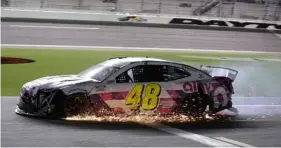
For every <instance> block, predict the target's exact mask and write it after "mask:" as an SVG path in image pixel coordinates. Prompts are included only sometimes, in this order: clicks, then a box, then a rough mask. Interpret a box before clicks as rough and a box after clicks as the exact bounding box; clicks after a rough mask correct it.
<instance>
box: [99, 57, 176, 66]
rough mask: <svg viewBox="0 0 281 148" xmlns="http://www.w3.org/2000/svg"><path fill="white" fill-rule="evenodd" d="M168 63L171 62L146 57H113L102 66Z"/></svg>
mask: <svg viewBox="0 0 281 148" xmlns="http://www.w3.org/2000/svg"><path fill="white" fill-rule="evenodd" d="M151 61H152V62H170V63H174V62H172V61H168V60H163V59H158V58H147V57H115V58H111V59H109V60H107V61H104V62H103V63H102V64H103V65H106V66H113V67H122V66H124V65H128V64H130V63H132V62H151Z"/></svg>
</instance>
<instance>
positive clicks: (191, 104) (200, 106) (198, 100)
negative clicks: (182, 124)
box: [187, 93, 208, 116]
mask: <svg viewBox="0 0 281 148" xmlns="http://www.w3.org/2000/svg"><path fill="white" fill-rule="evenodd" d="M207 104H208V102H207V99H206V96H205V95H202V94H200V93H198V94H197V93H195V94H193V95H191V97H189V98H188V105H187V112H188V114H190V115H192V116H201V115H202V114H203V113H204V112H205V109H206V107H207Z"/></svg>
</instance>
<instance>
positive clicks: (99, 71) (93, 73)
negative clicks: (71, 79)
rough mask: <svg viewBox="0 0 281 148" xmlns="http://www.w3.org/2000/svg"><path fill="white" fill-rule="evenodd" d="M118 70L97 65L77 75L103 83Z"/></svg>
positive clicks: (117, 68)
mask: <svg viewBox="0 0 281 148" xmlns="http://www.w3.org/2000/svg"><path fill="white" fill-rule="evenodd" d="M119 69H120V68H119V67H112V66H107V65H103V64H98V65H95V66H93V67H90V68H88V69H86V70H84V71H82V72H81V73H79V74H78V75H80V76H82V77H86V78H91V79H95V80H98V81H103V80H105V79H106V78H107V77H109V76H110V75H111V74H113V73H115V72H116V71H118V70H119Z"/></svg>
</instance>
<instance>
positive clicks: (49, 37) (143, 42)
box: [1, 23, 281, 147]
mask: <svg viewBox="0 0 281 148" xmlns="http://www.w3.org/2000/svg"><path fill="white" fill-rule="evenodd" d="M1 25H2V28H1V29H2V30H1V33H2V44H44V45H89V46H131V47H134V46H135V47H166V48H167V47H168V48H169V47H170V48H198V49H210V48H211V49H219V50H227V49H234V48H235V49H238V50H258V51H280V50H281V42H280V38H279V37H278V36H276V35H274V34H272V33H243V32H228V31H206V30H204V31H200V30H187V29H185V30H181V29H156V28H137V27H113V26H111V27H108V26H82V25H62V27H64V28H58V27H48V26H49V25H51V26H57V25H53V24H34V23H33V24H29V23H2V24H1ZM11 25H14V26H11ZM16 25H18V26H16ZM34 26H41V27H34ZM42 26H43V27H42ZM44 26H45V27H44ZM46 26H47V27H46ZM65 27H76V29H75V28H65ZM85 27H95V28H99V29H85ZM78 28H80V29H78ZM81 28H84V29H81ZM161 34H162V35H161ZM147 36H149V38H147ZM187 46H188V47H187ZM243 99H244V100H245V99H248V100H255V99H259V100H267V101H265V102H267V103H268V104H254V105H255V106H253V107H251V109H252V112H248V113H249V114H245V115H244V116H243V117H242V116H241V117H240V119H239V120H237V121H232V122H225V123H209V124H203V123H200V124H199V123H198V124H192V123H185V124H183V123H174V124H171V123H170V124H167V123H166V124H165V125H166V126H168V127H165V128H163V127H161V126H160V127H151V126H148V125H144V124H139V123H109V122H77V121H63V120H48V119H38V118H29V117H23V116H19V115H16V114H15V113H14V109H15V105H16V103H17V101H18V99H17V98H7V97H1V103H2V108H1V112H2V113H1V115H2V116H1V124H2V125H1V146H12V147H17V146H25V147H31V146H54V147H58V146H89V147H93V146H111V147H116V146H117V147H118V146H119V147H122V146H127V147H129V146H130V147H133V146H150V147H152V146H158V147H183V146H184V147H202V146H214V145H216V146H221V145H220V144H221V143H220V142H218V141H216V140H215V138H217V137H219V138H220V139H221V140H227V141H228V142H227V143H232V144H233V145H239V146H249V145H252V146H256V147H261V146H276V147H277V146H279V147H280V146H281V142H280V133H281V98H280V97H275V98H262V97H261V98H251V99H249V98H240V99H237V102H236V105H238V106H237V108H238V109H240V110H242V111H248V110H249V109H250V107H249V105H253V103H254V102H255V101H248V104H245V103H244V101H243ZM268 100H270V101H268ZM259 102H262V101H259ZM243 103H244V104H243ZM239 105H240V106H239ZM256 111H260V112H256ZM261 111H264V112H263V113H261ZM255 112H256V114H254V113H255ZM206 140H207V141H209V142H210V143H209V144H208V143H207V142H206ZM233 140H234V141H233ZM234 143H235V144H234ZM223 144H226V143H223Z"/></svg>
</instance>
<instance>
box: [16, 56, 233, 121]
mask: <svg viewBox="0 0 281 148" xmlns="http://www.w3.org/2000/svg"><path fill="white" fill-rule="evenodd" d="M237 74H238V72H237V71H236V70H233V69H229V68H222V67H214V66H201V67H200V68H196V67H192V66H189V65H186V64H183V63H180V62H173V61H168V60H163V59H157V58H148V57H115V58H111V59H108V60H105V61H103V62H101V63H98V64H96V65H94V66H92V67H90V68H88V69H86V70H84V71H82V72H81V73H79V74H75V75H60V76H47V77H43V78H39V79H36V80H32V81H30V82H27V83H26V84H24V85H23V87H22V89H21V93H20V100H19V102H18V104H17V106H16V109H15V112H16V113H17V114H20V115H30V116H39V117H56V118H66V117H71V116H76V115H80V114H85V113H92V114H95V115H97V116H106V115H126V116H130V115H136V114H145V115H158V116H161V115H165V116H169V115H181V114H182V115H196V116H197V115H202V114H203V113H205V112H206V111H207V112H209V113H212V114H218V115H223V116H236V115H238V111H237V109H236V108H234V107H232V98H231V96H232V94H234V89H233V85H232V82H233V81H234V80H235V78H236V76H237Z"/></svg>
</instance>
